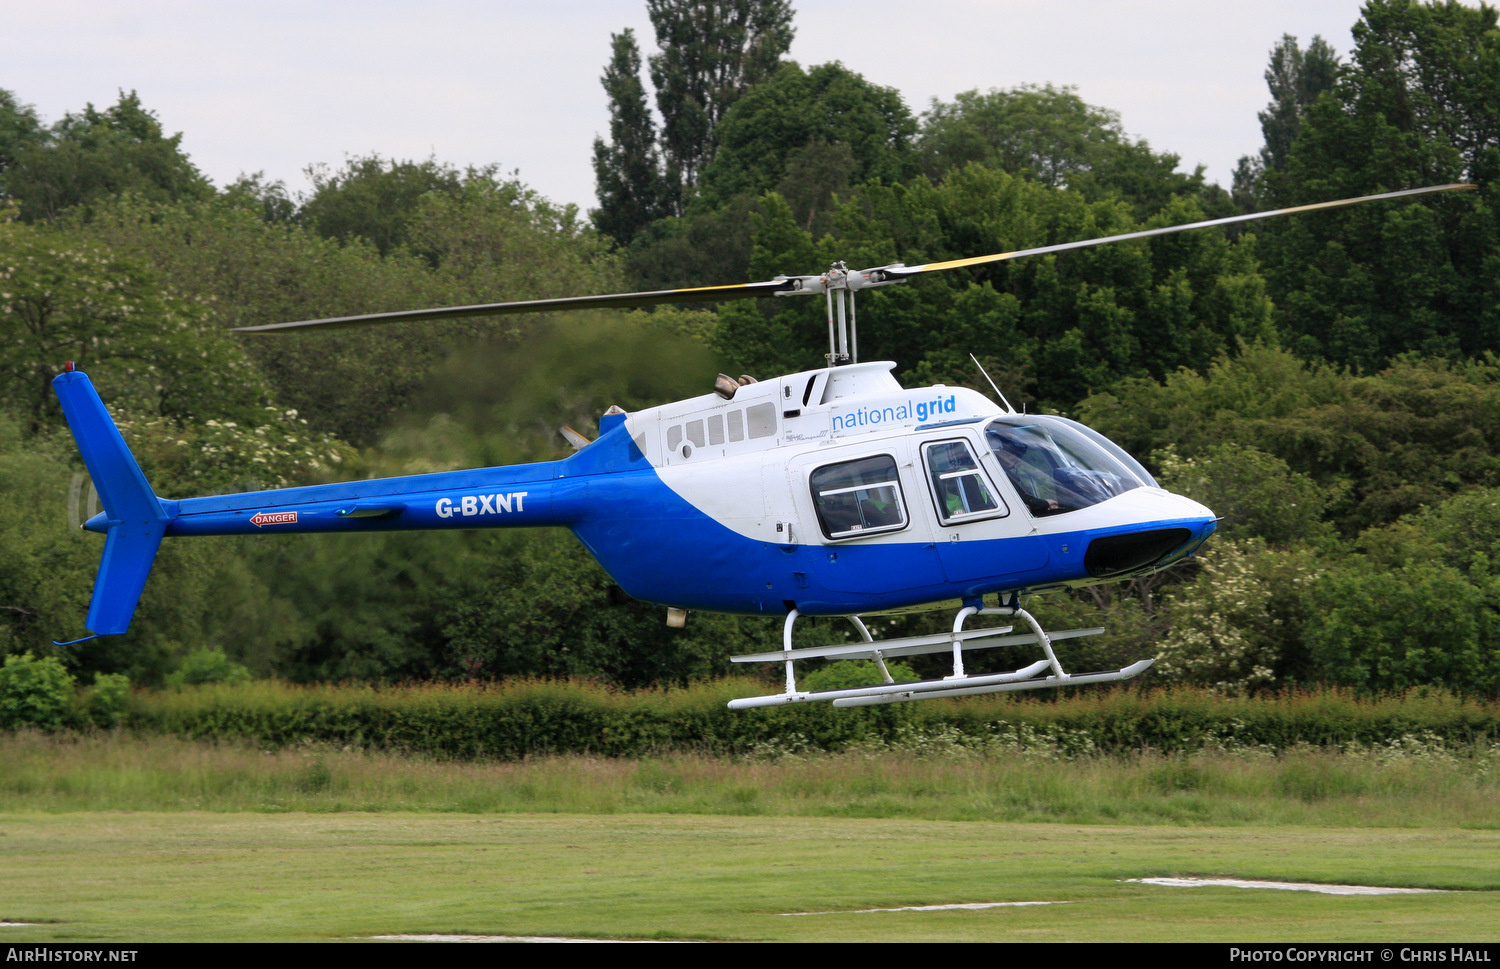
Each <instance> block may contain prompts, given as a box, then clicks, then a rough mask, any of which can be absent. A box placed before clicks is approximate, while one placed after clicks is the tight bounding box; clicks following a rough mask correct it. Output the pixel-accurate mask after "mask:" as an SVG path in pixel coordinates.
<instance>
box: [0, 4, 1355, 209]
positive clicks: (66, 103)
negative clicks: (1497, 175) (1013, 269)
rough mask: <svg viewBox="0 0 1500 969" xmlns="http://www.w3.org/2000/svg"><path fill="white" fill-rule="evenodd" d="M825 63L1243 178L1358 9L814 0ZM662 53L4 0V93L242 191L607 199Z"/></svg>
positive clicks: (438, 22) (457, 18) (482, 21)
mask: <svg viewBox="0 0 1500 969" xmlns="http://www.w3.org/2000/svg"><path fill="white" fill-rule="evenodd" d="M793 3H794V7H795V9H796V19H795V24H796V28H797V39H796V41H795V43H794V44H793V45H792V50H791V56H792V58H793V59H795V60H797V61H798V62H800V63H801V64H803V65H804V66H807V65H812V64H821V63H825V62H828V61H833V60H837V61H842V62H843V63H844V64H845V65H846V66H847V67H849V68H851V69H852V70H855V71H858V72H859V73H861V74H863V75H864V76H865V77H866V78H867V79H869V80H870V81H872V82H874V83H876V84H881V85H885V86H888V87H894V88H896V89H897V90H898V91H900V92H901V94H902V96H903V97H904V98H905V99H906V103H907V104H908V105H909V106H910V107H911V109H912V111H913V113H915V114H920V113H921V112H922V111H923V110H925V109H926V108H927V106H928V104H929V102H930V101H931V99H933V98H939V99H943V100H950V99H951V98H952V97H953V95H954V94H956V93H958V92H960V91H966V90H970V89H974V88H978V89H982V90H983V89H989V88H1007V87H1013V86H1016V85H1019V84H1026V83H1031V84H1044V83H1052V84H1058V85H1074V86H1076V87H1077V89H1078V92H1079V94H1080V95H1081V96H1082V97H1083V98H1084V100H1086V101H1088V102H1089V103H1090V104H1095V105H1100V106H1103V107H1106V108H1109V109H1111V110H1114V111H1116V112H1118V113H1119V114H1120V116H1121V120H1122V121H1123V123H1124V126H1125V129H1126V131H1127V132H1129V133H1130V134H1131V135H1132V136H1135V137H1138V138H1145V139H1146V140H1148V141H1149V142H1150V143H1151V145H1152V147H1153V148H1155V149H1157V150H1158V151H1171V152H1173V153H1176V154H1177V155H1179V156H1181V158H1182V167H1183V168H1184V169H1185V170H1191V169H1192V167H1193V166H1194V165H1198V164H1202V165H1204V166H1206V167H1207V172H1208V177H1209V179H1210V180H1211V181H1216V182H1219V183H1220V184H1223V185H1226V186H1227V185H1228V183H1229V180H1230V177H1231V173H1232V171H1233V168H1234V164H1235V162H1236V160H1237V159H1238V158H1239V157H1240V156H1241V155H1245V154H1249V153H1251V152H1253V151H1255V150H1256V149H1258V148H1259V147H1260V144H1261V138H1260V128H1259V122H1258V121H1257V120H1256V117H1255V114H1256V112H1257V111H1258V110H1260V109H1261V108H1263V107H1264V106H1265V104H1266V102H1267V100H1268V99H1269V95H1268V94H1267V91H1266V86H1265V81H1264V78H1263V77H1262V75H1263V72H1264V71H1265V66H1266V60H1267V56H1268V54H1269V53H1270V50H1271V48H1272V46H1274V45H1275V44H1276V42H1277V41H1278V40H1279V39H1280V37H1281V35H1282V34H1284V33H1290V34H1294V35H1296V36H1297V37H1298V38H1299V39H1300V40H1301V41H1302V43H1303V44H1304V45H1305V44H1306V43H1307V42H1308V41H1309V40H1310V39H1311V38H1312V36H1313V35H1314V34H1321V35H1322V36H1323V37H1324V38H1325V39H1326V40H1328V41H1329V43H1331V44H1332V45H1333V46H1334V48H1335V49H1337V50H1338V51H1339V52H1340V54H1341V55H1346V54H1347V53H1348V51H1349V48H1350V46H1351V41H1350V33H1349V28H1350V27H1351V26H1352V25H1353V24H1354V22H1355V21H1356V20H1357V19H1358V18H1359V9H1360V4H1359V3H1358V2H1356V0H1216V2H1213V3H1209V2H1206V0H1130V2H1126V0H1052V2H1043V0H925V2H912V0H907V2H895V0H860V2H857V3H856V2H839V0H793ZM625 27H632V28H634V29H635V32H636V36H637V38H638V39H639V40H640V42H641V45H642V48H643V54H649V53H650V52H651V50H653V49H654V43H653V34H652V32H651V28H650V22H649V21H648V20H647V18H646V14H645V2H644V0H563V2H560V3H556V4H539V3H534V2H526V3H522V2H515V0H492V2H488V3H482V2H477V0H469V2H448V3H445V2H436V0H430V2H425V3H417V2H407V0H359V2H346V0H327V2H323V0H300V2H283V0H258V2H255V3H237V4H229V3H206V2H188V0H138V2H132V3H121V2H119V0H48V2H46V3H38V2H36V0H0V88H5V89H8V90H10V91H13V92H14V93H15V94H16V95H17V96H18V97H19V98H20V99H21V100H22V101H23V102H27V103H30V104H32V105H34V106H35V107H36V109H37V111H38V112H39V113H40V114H41V115H42V117H43V119H44V120H46V121H48V122H51V121H55V120H57V119H58V118H60V117H61V116H62V115H63V114H65V113H67V112H69V111H78V110H80V109H82V107H83V106H84V104H85V103H89V102H92V103H93V104H94V105H95V106H97V107H105V106H108V105H110V104H113V103H114V102H115V100H116V98H117V92H118V90H120V89H124V90H127V91H128V90H131V89H134V90H136V91H138V92H139V94H140V96H141V100H142V102H143V103H144V104H145V106H146V107H147V108H149V109H150V110H152V111H154V112H155V113H156V115H157V116H158V117H159V118H160V119H161V122H162V124H163V126H164V127H165V128H166V129H167V131H168V132H177V131H181V132H183V133H184V137H183V141H182V147H183V149H184V150H185V151H186V152H187V153H188V154H189V155H190V156H191V157H192V159H193V161H194V162H195V163H196V164H197V166H198V167H199V169H201V170H202V171H203V172H204V174H206V175H207V176H208V177H209V178H211V179H212V180H213V182H214V183H215V184H216V185H219V186H223V185H224V184H226V183H227V182H230V181H232V180H234V178H235V177H236V176H238V175H239V174H240V173H242V172H256V171H262V172H264V173H265V174H266V175H267V176H268V177H269V178H270V179H271V180H277V179H280V180H283V181H285V182H286V183H287V185H288V187H289V188H291V189H292V190H293V191H300V190H304V189H305V188H306V187H307V184H308V183H307V180H306V178H305V177H304V176H303V174H302V171H303V169H304V168H306V167H307V166H308V165H309V164H311V163H314V162H323V163H327V164H330V165H333V166H338V165H339V164H341V163H342V162H343V160H344V158H345V157H346V156H348V155H363V154H368V153H370V152H378V153H380V154H381V155H385V156H389V157H397V158H425V157H427V156H429V155H433V156H436V157H437V158H438V159H439V160H441V161H445V162H451V163H453V164H457V165H468V164H487V163H492V162H493V163H499V164H500V165H501V166H502V167H503V168H504V169H505V170H507V171H510V170H513V169H518V170H519V171H520V175H521V178H522V179H523V180H524V181H525V182H527V183H528V184H530V185H531V186H532V187H533V188H535V189H537V190H538V191H540V192H541V193H542V194H544V195H546V196H548V197H550V198H552V199H554V200H555V201H558V202H573V203H576V204H578V205H579V206H580V207H582V208H588V207H590V206H591V205H593V204H594V201H595V200H594V183H593V169H592V166H591V160H592V157H593V156H592V144H593V140H594V138H595V136H596V135H600V134H607V128H608V124H609V115H608V109H607V105H606V103H605V99H604V93H603V90H602V89H601V87H600V85H599V76H600V74H601V73H602V72H603V68H604V65H605V63H606V61H607V60H608V59H609V43H610V34H611V33H612V32H617V31H619V30H621V29H623V28H625Z"/></svg>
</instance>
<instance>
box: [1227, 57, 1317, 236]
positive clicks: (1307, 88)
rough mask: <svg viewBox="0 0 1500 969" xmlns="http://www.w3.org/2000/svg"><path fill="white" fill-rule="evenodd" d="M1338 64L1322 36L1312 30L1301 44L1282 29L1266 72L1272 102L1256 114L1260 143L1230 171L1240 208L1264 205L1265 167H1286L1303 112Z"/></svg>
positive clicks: (1276, 169)
mask: <svg viewBox="0 0 1500 969" xmlns="http://www.w3.org/2000/svg"><path fill="white" fill-rule="evenodd" d="M1339 69H1340V64H1339V57H1338V52H1337V51H1335V50H1334V49H1333V47H1332V46H1330V45H1329V43H1328V42H1327V41H1326V40H1324V39H1323V38H1322V37H1318V36H1314V37H1313V39H1312V42H1311V43H1310V44H1308V45H1307V48H1306V49H1305V50H1304V49H1303V48H1301V47H1299V46H1298V44H1297V38H1296V37H1293V36H1292V35H1291V34H1283V35H1282V38H1281V42H1280V43H1279V44H1277V45H1276V46H1275V47H1274V48H1272V49H1271V63H1270V66H1269V67H1267V68H1266V75H1265V77H1266V86H1267V87H1268V88H1270V90H1271V103H1270V104H1268V105H1266V109H1265V110H1264V111H1261V112H1260V113H1259V114H1258V115H1257V117H1258V118H1260V130H1261V133H1262V135H1264V136H1265V144H1264V145H1263V146H1261V149H1260V153H1259V154H1258V155H1257V156H1255V157H1251V156H1249V155H1246V156H1245V157H1243V158H1241V159H1240V162H1239V165H1238V166H1237V167H1236V168H1235V172H1234V194H1235V199H1236V201H1237V202H1239V204H1240V207H1241V208H1242V209H1244V210H1245V211H1247V212H1248V211H1253V210H1256V209H1259V208H1262V207H1263V202H1264V200H1265V197H1266V189H1265V186H1264V185H1263V184H1262V182H1263V181H1264V179H1265V178H1267V177H1268V173H1269V174H1270V175H1279V174H1280V173H1282V172H1285V171H1286V168H1287V164H1288V163H1289V161H1290V159H1291V153H1292V145H1293V144H1294V143H1295V142H1296V140H1297V133H1298V132H1299V131H1300V130H1301V128H1302V119H1303V117H1304V116H1305V115H1306V114H1307V110H1308V108H1309V107H1311V106H1312V104H1313V103H1314V102H1315V101H1317V100H1318V98H1319V97H1321V96H1322V95H1323V93H1324V92H1327V91H1331V90H1333V86H1334V84H1335V82H1337V80H1338V76H1339Z"/></svg>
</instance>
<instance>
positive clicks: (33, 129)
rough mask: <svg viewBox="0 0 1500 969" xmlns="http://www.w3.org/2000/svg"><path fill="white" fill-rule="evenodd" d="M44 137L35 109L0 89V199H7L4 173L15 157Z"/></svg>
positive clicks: (12, 163) (13, 162)
mask: <svg viewBox="0 0 1500 969" xmlns="http://www.w3.org/2000/svg"><path fill="white" fill-rule="evenodd" d="M43 137H44V132H43V128H42V123H41V120H40V119H39V118H37V115H36V109H35V108H33V107H32V106H31V105H29V104H24V103H22V102H21V101H19V100H18V99H17V98H16V96H15V95H14V94H13V93H11V92H10V91H7V90H5V89H3V88H0V199H5V198H7V197H9V193H8V192H7V191H6V188H5V173H6V171H7V170H8V169H9V168H10V167H11V166H12V165H14V164H15V161H16V156H17V155H19V154H20V153H21V152H22V151H23V150H24V149H26V148H29V147H31V146H32V145H34V144H36V143H37V142H39V141H41V140H42V139H43Z"/></svg>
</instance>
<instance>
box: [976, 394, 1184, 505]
mask: <svg viewBox="0 0 1500 969" xmlns="http://www.w3.org/2000/svg"><path fill="white" fill-rule="evenodd" d="M984 437H985V442H986V443H987V444H988V445H989V448H990V450H991V451H992V452H994V454H995V457H996V458H997V459H998V460H999V462H1000V466H1001V467H1002V468H1004V469H1005V474H1006V476H1007V477H1009V478H1010V482H1011V484H1013V485H1014V486H1015V488H1016V491H1017V492H1018V493H1019V494H1020V496H1021V500H1022V501H1023V502H1025V504H1026V507H1027V508H1028V509H1030V510H1031V513H1032V514H1033V515H1060V514H1062V513H1064V512H1069V511H1077V510H1078V509H1080V508H1087V507H1089V506H1090V505H1097V504H1098V503H1099V502H1101V501H1105V500H1106V499H1109V498H1113V497H1114V496H1115V495H1119V494H1124V493H1125V492H1127V491H1129V490H1131V489H1132V488H1140V487H1150V488H1154V487H1156V481H1155V479H1153V478H1152V477H1151V475H1150V474H1149V473H1147V471H1146V469H1145V468H1143V467H1141V466H1140V464H1139V463H1138V462H1136V460H1135V459H1134V458H1132V457H1131V456H1130V455H1128V454H1126V453H1125V452H1124V451H1123V450H1121V448H1120V447H1119V446H1118V445H1116V444H1115V443H1114V442H1112V441H1110V440H1109V439H1108V438H1106V437H1104V436H1103V435H1102V434H1099V433H1098V432H1097V431H1093V430H1090V429H1089V428H1087V427H1084V426H1083V425H1082V424H1079V423H1076V422H1074V421H1070V420H1067V419H1066V418H1062V417H1044V416H1040V415H1028V414H1012V415H1009V416H1007V417H997V418H996V419H995V420H993V421H991V422H990V423H989V424H988V425H987V426H986V427H985V429H984Z"/></svg>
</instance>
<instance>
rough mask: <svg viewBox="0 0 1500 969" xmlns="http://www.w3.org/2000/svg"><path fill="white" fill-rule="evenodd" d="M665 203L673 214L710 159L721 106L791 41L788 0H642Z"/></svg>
mask: <svg viewBox="0 0 1500 969" xmlns="http://www.w3.org/2000/svg"><path fill="white" fill-rule="evenodd" d="M646 12H647V14H648V15H649V16H650V17H651V25H652V27H653V28H654V29H655V31H656V46H657V47H658V48H659V52H658V53H656V54H653V55H652V56H651V58H650V59H649V63H650V70H651V83H652V85H653V86H654V87H655V88H656V107H657V111H659V112H660V114H661V118H662V126H661V153H662V159H663V163H664V167H665V172H664V175H665V181H666V188H667V200H668V207H669V210H670V211H671V212H672V213H674V214H678V215H680V214H681V213H682V212H683V211H684V209H685V208H686V206H687V203H688V201H689V200H690V198H691V195H692V192H693V189H694V187H695V186H696V185H697V184H698V178H699V175H700V174H701V173H702V171H703V169H704V168H705V166H707V164H708V163H709V162H710V161H711V160H712V159H713V157H714V151H715V147H716V144H717V140H716V129H717V128H718V125H719V122H720V120H722V119H723V117H724V115H725V113H726V112H727V111H728V110H729V108H730V107H731V106H732V105H733V104H734V103H735V101H737V100H738V99H739V98H740V97H742V96H743V95H744V94H745V92H746V91H748V90H750V89H751V88H752V87H753V86H754V85H756V84H757V83H759V82H760V81H762V80H763V79H765V78H767V77H769V76H770V75H771V73H772V72H773V71H775V70H776V68H777V67H778V66H779V65H780V63H781V57H782V55H783V54H785V53H786V52H787V51H788V50H789V49H790V48H791V46H792V37H793V34H794V33H795V31H794V29H793V27H792V5H791V3H790V2H789V0H708V2H705V0H646Z"/></svg>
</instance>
